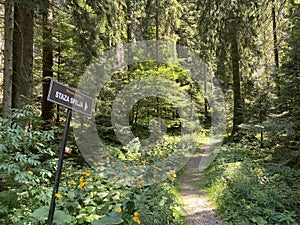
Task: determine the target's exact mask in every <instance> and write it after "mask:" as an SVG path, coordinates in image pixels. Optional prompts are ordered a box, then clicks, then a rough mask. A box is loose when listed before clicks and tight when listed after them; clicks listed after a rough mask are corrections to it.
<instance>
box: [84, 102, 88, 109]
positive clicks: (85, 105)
mask: <svg viewBox="0 0 300 225" xmlns="http://www.w3.org/2000/svg"><path fill="white" fill-rule="evenodd" d="M87 108H88V104H87V103H86V102H84V111H86V110H87Z"/></svg>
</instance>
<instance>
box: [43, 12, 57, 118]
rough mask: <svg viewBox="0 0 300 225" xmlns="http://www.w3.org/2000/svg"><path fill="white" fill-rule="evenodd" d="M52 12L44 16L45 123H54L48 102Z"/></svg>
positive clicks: (51, 53) (51, 56)
mask: <svg viewBox="0 0 300 225" xmlns="http://www.w3.org/2000/svg"><path fill="white" fill-rule="evenodd" d="M52 20H53V14H52V10H51V9H50V8H49V7H48V9H46V11H45V13H44V15H43V97H42V118H43V120H44V121H45V123H51V122H53V121H54V113H53V103H51V102H49V101H47V95H48V91H49V85H50V80H51V78H53V70H52V67H53V46H52V29H51V27H52Z"/></svg>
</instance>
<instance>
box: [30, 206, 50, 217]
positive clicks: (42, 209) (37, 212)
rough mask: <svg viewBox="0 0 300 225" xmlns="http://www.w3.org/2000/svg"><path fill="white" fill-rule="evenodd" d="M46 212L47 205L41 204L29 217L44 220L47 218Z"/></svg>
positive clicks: (47, 209) (47, 210)
mask: <svg viewBox="0 0 300 225" xmlns="http://www.w3.org/2000/svg"><path fill="white" fill-rule="evenodd" d="M48 212H49V207H47V206H42V207H40V208H38V209H36V210H35V211H34V212H33V213H32V214H31V215H30V217H32V218H34V219H36V220H38V221H43V220H46V219H47V218H48Z"/></svg>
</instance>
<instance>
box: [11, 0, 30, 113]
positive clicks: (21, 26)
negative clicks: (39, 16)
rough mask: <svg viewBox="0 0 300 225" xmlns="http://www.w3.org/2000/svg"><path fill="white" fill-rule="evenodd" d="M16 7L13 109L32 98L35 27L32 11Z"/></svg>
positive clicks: (20, 6) (19, 6)
mask: <svg viewBox="0 0 300 225" xmlns="http://www.w3.org/2000/svg"><path fill="white" fill-rule="evenodd" d="M20 4H21V3H19V4H15V6H14V34H13V86H12V107H13V108H20V107H21V106H22V104H24V103H26V104H29V103H30V102H31V98H32V80H33V77H32V64H33V25H34V13H33V10H32V9H29V8H25V7H23V6H22V5H20Z"/></svg>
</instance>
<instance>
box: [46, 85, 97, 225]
mask: <svg viewBox="0 0 300 225" xmlns="http://www.w3.org/2000/svg"><path fill="white" fill-rule="evenodd" d="M47 100H48V101H51V102H54V103H56V104H58V105H62V106H64V107H66V108H68V110H67V116H66V125H65V129H64V133H63V139H62V143H61V149H60V155H59V160H58V166H57V171H56V177H55V183H54V188H53V192H52V199H51V203H50V208H49V214H48V225H52V223H53V217H54V211H55V200H56V194H57V193H58V187H59V181H60V177H61V171H62V166H63V160H64V152H65V148H66V142H67V136H68V132H69V128H70V122H71V118H72V110H75V111H77V112H79V113H82V114H84V115H87V116H92V109H93V107H94V99H93V98H91V97H89V96H87V95H85V94H82V93H79V92H77V91H76V90H74V89H72V88H69V87H67V86H65V85H63V84H61V83H59V82H57V81H55V80H51V83H50V87H49V92H48V97H47Z"/></svg>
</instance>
